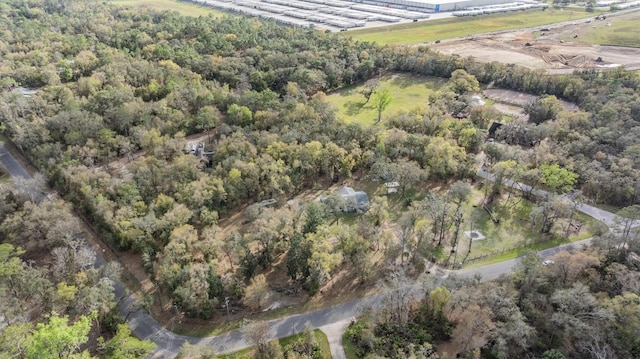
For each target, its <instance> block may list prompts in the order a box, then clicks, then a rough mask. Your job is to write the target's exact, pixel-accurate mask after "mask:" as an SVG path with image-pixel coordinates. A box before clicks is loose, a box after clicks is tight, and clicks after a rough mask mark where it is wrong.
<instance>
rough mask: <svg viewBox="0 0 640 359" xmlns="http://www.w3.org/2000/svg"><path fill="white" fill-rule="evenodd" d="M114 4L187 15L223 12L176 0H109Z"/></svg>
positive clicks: (220, 14)
mask: <svg viewBox="0 0 640 359" xmlns="http://www.w3.org/2000/svg"><path fill="white" fill-rule="evenodd" d="M111 3H112V4H114V5H120V6H131V7H140V8H151V9H156V10H173V11H177V12H179V13H180V14H182V15H187V16H194V17H198V16H207V15H213V16H223V15H225V13H223V12H221V11H217V10H214V9H213V8H210V7H208V6H200V5H197V4H194V3H190V2H179V1H176V0H116V1H112V2H111Z"/></svg>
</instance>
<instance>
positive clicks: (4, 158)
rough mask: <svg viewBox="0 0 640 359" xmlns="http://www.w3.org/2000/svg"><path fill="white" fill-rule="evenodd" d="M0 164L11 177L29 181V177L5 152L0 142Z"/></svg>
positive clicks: (7, 152)
mask: <svg viewBox="0 0 640 359" xmlns="http://www.w3.org/2000/svg"><path fill="white" fill-rule="evenodd" d="M0 164H2V167H4V168H5V169H6V170H7V171H8V172H9V175H10V176H11V177H19V178H24V179H30V178H31V175H30V174H29V172H27V170H26V169H25V168H24V167H22V165H20V163H19V162H18V161H17V160H16V159H15V158H14V157H13V156H12V155H11V153H9V151H7V149H6V148H5V147H4V144H3V143H2V142H0Z"/></svg>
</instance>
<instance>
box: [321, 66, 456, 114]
mask: <svg viewBox="0 0 640 359" xmlns="http://www.w3.org/2000/svg"><path fill="white" fill-rule="evenodd" d="M445 82H446V79H442V78H435V77H430V78H427V77H416V76H410V75H406V74H391V75H388V76H383V77H382V78H381V79H380V89H388V90H389V91H390V92H391V103H390V104H389V107H388V108H387V109H386V110H385V111H384V112H383V113H382V119H383V120H384V119H385V118H386V117H388V116H390V115H393V114H396V113H398V112H400V111H403V110H404V111H406V110H411V109H414V108H416V107H418V106H420V105H424V104H426V103H427V100H428V98H429V94H431V93H432V92H434V91H436V90H438V89H439V88H440V87H441V86H442V85H443V84H444V83H445ZM361 89H362V85H359V86H350V87H347V88H344V89H341V90H338V91H336V92H333V93H331V94H329V96H327V102H329V103H330V104H332V105H333V106H334V107H335V108H336V109H337V110H338V111H339V117H340V118H341V119H343V120H344V121H346V122H358V123H362V124H366V125H373V124H375V122H376V120H377V117H378V111H377V110H376V109H375V108H374V107H373V96H372V98H371V100H370V101H369V103H368V104H366V105H365V101H366V100H365V98H364V96H363V95H362V94H361V93H360V90H361ZM374 96H375V95H374Z"/></svg>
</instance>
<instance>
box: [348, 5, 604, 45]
mask: <svg viewBox="0 0 640 359" xmlns="http://www.w3.org/2000/svg"><path fill="white" fill-rule="evenodd" d="M593 16H594V14H593V13H587V12H585V11H584V10H583V9H580V8H575V9H567V10H559V9H547V10H544V11H542V10H527V11H522V12H518V13H506V14H494V15H481V16H469V17H449V18H445V19H437V20H429V21H422V22H416V23H407V24H401V25H393V26H385V27H377V28H370V29H363V30H354V31H349V33H348V35H349V36H352V37H353V38H355V39H357V40H362V41H374V42H377V43H380V44H393V45H411V44H419V43H423V42H430V41H435V40H441V39H451V38H456V37H462V36H468V35H475V34H481V33H486V32H493V31H504V30H515V29H522V28H527V27H534V26H540V25H546V24H552V23H557V22H562V21H572V20H577V19H582V18H587V17H593Z"/></svg>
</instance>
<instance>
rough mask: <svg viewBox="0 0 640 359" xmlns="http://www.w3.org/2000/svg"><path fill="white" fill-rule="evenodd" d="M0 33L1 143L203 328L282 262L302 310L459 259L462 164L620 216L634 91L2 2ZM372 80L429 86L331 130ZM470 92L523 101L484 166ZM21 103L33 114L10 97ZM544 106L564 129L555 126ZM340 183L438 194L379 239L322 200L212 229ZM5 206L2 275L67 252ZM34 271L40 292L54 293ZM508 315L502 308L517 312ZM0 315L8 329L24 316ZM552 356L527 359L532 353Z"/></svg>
mask: <svg viewBox="0 0 640 359" xmlns="http://www.w3.org/2000/svg"><path fill="white" fill-rule="evenodd" d="M77 14H83V16H77ZM0 16H1V19H2V21H0V27H1V30H2V33H3V37H2V38H0V54H1V55H2V56H1V58H0V87H1V88H2V92H1V93H0V101H1V102H2V106H1V107H0V130H1V131H2V133H3V134H4V135H6V136H7V137H9V138H10V139H11V140H12V141H13V142H14V143H15V144H16V145H17V147H18V148H19V149H20V150H21V151H22V152H23V153H24V154H25V155H26V156H27V157H28V158H29V160H30V161H31V162H32V163H34V164H35V165H36V166H37V167H38V169H39V170H40V171H41V172H42V173H43V174H45V176H46V178H47V180H48V182H49V185H51V186H52V187H54V188H55V189H56V190H57V191H58V192H59V193H60V194H61V195H62V196H63V197H64V199H65V200H67V201H69V202H71V203H73V205H74V206H75V207H76V208H77V209H78V210H79V211H81V212H82V214H83V216H84V217H85V218H87V219H88V220H89V221H90V222H91V223H92V225H93V226H95V229H96V230H97V231H98V233H99V234H100V236H101V237H102V238H103V239H104V241H105V242H106V243H107V244H108V245H110V246H111V247H112V248H115V249H117V250H121V251H132V252H134V253H137V255H139V257H140V261H141V263H142V265H143V267H144V269H145V270H146V271H147V273H148V275H149V277H150V278H151V280H152V281H153V282H154V283H156V284H157V285H158V287H159V288H160V290H161V291H162V293H163V294H164V295H166V296H168V297H170V298H171V300H172V302H173V303H174V304H175V305H176V306H177V307H179V308H180V309H181V310H182V311H184V312H185V313H186V314H187V315H189V316H193V317H200V318H211V317H213V316H215V315H219V314H220V313H219V307H220V305H221V303H222V302H223V301H224V298H232V301H233V305H234V307H236V308H238V309H239V310H257V309H260V308H261V306H262V304H263V303H262V298H264V296H265V291H268V290H269V287H268V283H266V282H265V277H264V275H263V274H261V272H262V271H264V270H265V269H269V268H271V266H273V265H274V263H275V262H276V261H278V260H281V259H282V258H284V261H285V263H286V269H287V272H288V275H289V277H290V279H291V282H292V283H294V285H297V286H300V287H301V288H303V289H304V290H306V291H307V292H308V293H310V294H314V293H316V292H317V291H318V290H320V288H321V287H322V285H323V284H324V283H326V282H327V281H328V280H329V279H330V278H331V276H332V274H333V273H335V271H336V270H338V269H339V268H340V267H342V266H345V265H347V264H348V265H350V266H352V267H353V268H354V270H353V275H354V277H355V278H357V279H358V280H359V281H361V282H363V283H371V280H372V277H373V274H374V273H376V271H379V270H380V269H379V268H373V267H372V262H371V260H370V256H371V254H372V253H373V252H378V251H383V252H384V256H385V261H386V263H388V264H392V263H402V264H404V263H405V262H408V263H410V264H411V265H412V267H413V268H414V269H415V270H416V271H421V270H422V269H423V267H424V259H432V258H434V257H438V256H441V255H442V253H443V248H452V247H455V245H456V241H458V237H459V230H460V223H462V214H461V213H462V212H461V210H460V208H461V207H462V205H463V204H466V203H467V201H468V197H469V191H470V189H469V187H470V184H469V183H468V182H469V181H468V180H470V179H472V178H474V176H475V173H476V171H477V164H478V161H477V155H478V154H479V153H483V154H484V156H486V158H487V160H486V162H485V164H487V165H489V166H491V167H492V169H493V171H494V172H495V173H497V174H498V175H499V176H500V177H499V178H501V179H506V178H508V179H512V180H518V181H523V182H526V183H529V184H531V185H533V186H536V187H544V188H546V189H549V190H551V191H552V192H557V193H562V192H565V191H568V190H570V189H572V188H578V189H581V191H582V194H583V195H584V196H585V197H586V198H588V199H590V200H592V201H595V202H598V203H606V204H609V205H614V206H618V207H626V206H630V205H633V204H636V203H637V202H638V194H639V193H638V192H639V190H640V184H639V183H638V178H639V176H640V173H639V172H638V161H640V144H639V143H638V136H637V134H636V132H638V131H639V130H640V127H639V126H638V121H640V99H639V90H640V77H639V76H638V74H637V73H632V72H626V71H624V69H618V70H613V71H610V72H603V73H599V72H592V71H584V72H580V73H576V74H573V75H563V76H549V75H546V74H544V73H543V72H539V71H531V70H527V69H522V68H518V67H514V66H508V65H501V64H497V63H490V64H478V63H475V62H473V61H472V60H471V59H463V58H459V57H456V56H443V55H440V54H437V53H434V52H432V51H431V50H429V49H428V48H426V47H418V48H392V47H381V46H378V45H376V44H372V43H362V42H356V41H353V40H351V39H349V38H348V37H345V36H343V35H341V34H325V33H322V32H318V31H315V30H309V29H298V28H291V27H283V26H279V25H277V24H275V23H273V22H269V21H262V20H257V19H246V18H241V17H223V18H213V17H199V18H187V17H183V16H180V15H178V14H176V13H171V12H161V13H160V12H151V11H149V12H138V11H133V10H129V9H126V8H121V7H113V6H110V5H109V4H108V3H103V2H99V1H93V0H90V1H61V0H27V1H22V0H6V1H3V2H2V3H1V4H0ZM393 71H396V72H406V73H411V74H415V75H425V76H439V77H445V78H448V79H449V80H448V83H447V85H446V86H445V87H443V88H442V89H440V90H439V91H438V92H436V93H435V94H434V95H432V96H430V97H429V98H428V99H424V102H423V103H418V104H416V108H414V109H407V111H406V112H405V113H402V114H400V115H397V116H393V117H389V118H384V121H380V123H379V124H376V125H375V126H363V125H359V124H354V123H345V122H344V121H342V120H340V119H339V118H338V117H337V115H336V113H335V110H334V109H333V108H331V106H330V105H329V104H327V103H326V102H325V101H324V99H325V96H326V95H325V92H328V91H331V90H334V89H337V88H341V87H345V86H348V85H352V84H356V83H362V82H365V81H367V80H370V79H373V78H375V77H376V76H379V75H380V74H382V73H387V72H393ZM480 83H482V84H490V85H491V86H496V87H502V88H509V89H515V90H519V91H524V92H528V93H531V94H535V95H539V96H540V97H539V99H538V100H536V101H534V102H532V103H531V104H529V105H528V106H527V107H526V108H525V111H526V112H527V114H528V115H529V121H528V122H524V121H512V122H509V123H505V124H504V125H503V126H502V127H501V128H500V129H499V130H498V132H497V133H496V140H497V141H500V142H504V144H505V145H500V144H497V143H485V141H484V139H485V136H486V133H487V129H488V128H489V126H490V125H491V123H492V122H494V121H500V120H501V119H502V115H501V114H500V113H498V112H496V111H494V110H492V109H491V108H488V107H474V106H472V105H471V97H470V94H472V93H475V92H478V91H479V90H480ZM20 87H25V88H29V89H34V90H35V91H36V93H35V94H34V95H30V96H23V95H21V94H19V93H17V94H16V93H15V92H16V91H15V89H16V88H20ZM12 90H14V91H12ZM558 98H563V99H566V100H569V101H573V102H575V103H576V104H578V105H579V106H580V108H581V110H582V111H580V112H565V111H563V110H562V108H561V107H560V105H559V102H558ZM460 114H464V116H460ZM188 139H189V140H193V139H195V140H196V141H197V142H203V143H204V144H205V149H206V150H207V151H208V152H207V153H208V155H207V156H195V155H194V154H192V153H190V151H189V149H188V148H185V146H186V144H187V140H188ZM354 176H357V177H360V178H366V179H368V180H371V181H398V182H400V183H402V195H404V193H405V189H407V188H416V187H419V186H420V185H421V184H423V183H425V182H427V181H441V182H444V183H448V184H450V185H451V186H450V187H448V190H446V191H442V192H439V193H435V192H434V193H430V194H429V195H428V196H426V197H425V198H408V199H407V207H406V208H405V212H404V213H403V215H402V217H401V218H400V220H399V221H398V223H397V224H396V223H393V224H392V223H389V222H390V220H389V219H390V214H389V206H388V203H387V200H386V199H385V198H382V197H375V198H372V199H371V206H370V209H369V210H368V211H367V212H366V213H360V215H359V216H358V219H357V221H356V224H350V223H345V222H344V221H342V222H341V221H340V220H339V212H340V209H341V208H343V207H344V206H345V203H343V202H342V199H341V197H339V196H329V198H328V199H327V200H325V201H324V203H317V202H310V203H296V204H293V205H287V206H283V205H279V206H278V208H266V207H265V208H262V209H257V208H255V207H252V208H251V207H250V208H248V209H247V210H246V211H245V212H246V215H247V217H248V220H247V222H248V223H246V229H245V230H243V231H230V230H227V229H226V228H224V227H222V226H219V221H220V220H222V219H224V218H225V217H226V216H228V215H229V214H230V213H234V212H235V211H238V210H239V209H241V208H244V207H245V206H246V205H248V204H251V203H254V202H258V201H261V200H268V199H272V198H274V199H277V200H278V201H279V202H278V203H284V202H286V200H287V199H290V198H292V197H293V196H295V195H296V194H298V193H300V192H301V191H303V190H305V189H310V188H316V187H318V186H321V183H331V182H332V181H337V182H339V181H343V180H345V179H350V178H352V177H354ZM19 187H20V186H18V187H15V188H12V189H10V190H6V193H5V194H4V196H5V198H6V201H3V203H7V206H6V207H4V208H3V209H2V211H3V212H2V218H1V219H2V223H1V224H0V233H1V235H2V236H3V237H4V238H5V239H6V240H5V241H6V242H7V244H8V245H11V247H6V252H7V255H6V258H7V259H3V260H4V261H5V262H7V261H10V262H11V263H13V261H14V260H18V259H10V258H18V257H19V256H22V257H23V258H27V257H28V256H24V255H23V253H22V249H19V247H21V248H24V249H25V250H27V251H36V250H43V249H46V250H48V251H51V252H52V253H53V252H54V251H58V248H62V249H59V251H64V250H68V251H72V250H77V249H78V247H77V246H75V247H74V244H73V243H74V242H73V241H74V240H76V239H75V238H74V237H73V236H71V237H69V238H67V237H68V236H67V237H65V236H64V235H59V233H58V232H55V233H54V231H53V230H51V228H54V227H53V225H54V222H52V221H54V220H57V221H61V223H70V222H69V221H66V220H65V219H64V218H49V217H48V216H52V215H54V214H56V215H58V214H60V213H62V214H64V213H66V212H65V211H69V209H68V208H67V207H66V206H67V205H66V204H65V202H62V201H59V202H52V201H46V200H45V201H43V202H41V203H36V202H37V201H34V200H33V199H30V198H28V196H27V198H24V192H20V191H21V189H20V188H19ZM500 191H501V189H500V186H493V188H491V190H490V191H487V192H486V193H487V201H488V202H491V203H493V205H500ZM20 193H23V195H22V197H20V196H18V195H19V194H20ZM17 194H18V195H17ZM525 195H527V194H525ZM60 208H67V209H65V210H62V209H60ZM573 210H575V208H573ZM573 210H572V209H571V204H569V203H566V201H561V200H559V199H558V198H547V199H546V200H545V201H541V202H540V203H539V204H538V206H537V208H536V210H535V214H536V215H535V216H534V217H532V222H533V225H536V226H539V227H540V232H542V233H550V232H552V231H556V234H561V233H562V230H561V229H558V228H555V227H554V222H555V221H557V220H558V219H559V218H562V217H571V216H572V215H573V214H572V213H573ZM628 212H632V211H628ZM634 216H635V214H634ZM423 219H424V220H423ZM25 222H26V223H29V226H26V227H25V226H24V223H25ZM31 222H33V223H31ZM35 223H37V225H36V224H35ZM390 225H393V226H396V225H397V230H389V229H388V227H389V226H390ZM60 231H62V232H63V233H67V234H68V233H69V231H68V230H67V229H60ZM50 233H51V236H50ZM71 233H73V232H71ZM55 235H59V236H58V237H55ZM3 248H4V247H3ZM0 258H4V257H0ZM61 258H62V257H61ZM74 258H75V257H74ZM619 260H620V261H624V258H622V259H619ZM7 263H9V262H7ZM52 263H53V262H51V263H48V264H46V265H43V268H45V267H47V265H48V267H47V268H48V269H43V270H45V272H46V271H47V270H48V271H50V272H49V274H46V273H42V274H40V275H41V276H44V277H47V276H49V277H50V276H53V275H54V273H56V274H55V275H60V274H61V273H65V272H59V271H55V270H54V267H53V264H52ZM25 266H26V265H21V267H23V268H27V267H28V268H32V267H29V266H26V267H25ZM75 268H76V269H82V268H84V266H83V265H81V264H76V265H75ZM604 268H606V267H604ZM72 272H73V271H71V272H69V277H68V278H67V277H65V278H64V280H62V281H61V280H60V279H59V281H58V282H55V283H57V284H51V285H55V286H57V288H58V291H59V292H64V293H61V294H60V295H63V296H64V295H66V296H67V297H65V298H70V299H68V301H69V303H70V301H71V299H73V300H74V301H75V300H80V299H81V297H80V294H81V292H77V293H76V292H75V291H71V290H67V291H66V292H65V289H66V287H64V286H74V288H76V289H79V288H80V286H81V285H82V286H86V285H98V284H99V283H104V282H105V281H102V280H101V279H100V278H101V277H100V276H101V275H102V274H91V276H89V277H90V278H93V282H91V281H87V280H88V279H86V278H84V277H83V278H78V276H77V275H72V274H73V273H72ZM7 283H9V282H7ZM61 283H62V284H61ZM528 285H533V284H531V283H528ZM61 286H62V287H61ZM581 288H582V287H581ZM478 290H480V289H478ZM505 290H506V289H505ZM541 290H542V289H541ZM545 290H549V292H548V293H551V289H549V288H547V289H545ZM559 290H560V289H559ZM562 290H570V289H568V287H567V288H563V289H562ZM581 290H584V288H582V289H581ZM65 293H66V294H65ZM6 295H7V298H12V299H11V300H15V301H20V300H23V299H24V298H27V297H28V298H33V299H34V300H35V298H34V297H32V296H31V294H29V293H8V294H6ZM3 298H4V297H3ZM105 298H106V297H105ZM3 300H4V299H3ZM7 300H9V299H7ZM38 300H41V301H42V300H45V299H38ZM7 303H8V302H7ZM69 303H67V305H70V304H69ZM523 303H524V302H523V301H522V300H520V301H518V302H517V303H516V305H517V306H518V308H520V309H521V310H525V308H524V307H523V305H524V304H523ZM546 305H553V303H547V304H546ZM73 313H75V314H76V315H79V316H89V315H92V314H91V313H92V312H91V311H84V312H83V311H73ZM104 314H105V313H102V314H93V315H104ZM530 314H531V313H525V315H530ZM5 315H6V316H7V319H6V320H7V321H8V322H9V323H16V322H19V321H20V318H24V316H25V315H26V314H25V312H24V311H21V312H20V313H16V314H15V315H14V314H9V313H7V314H5ZM531 315H533V314H531ZM540 315H543V314H540ZM443 325H444V323H443ZM447 325H448V324H447ZM443 330H444V328H443ZM454 332H455V331H454ZM447 333H448V332H447ZM447 333H444V334H447ZM444 334H442V335H444ZM450 334H451V333H448V334H447V335H450ZM530 338H533V337H530ZM531 340H533V339H531ZM528 343H529V344H528V345H529V346H523V347H522V350H523V351H524V352H526V351H527V350H528V348H529V347H530V343H531V342H528ZM494 344H495V343H494ZM556 344H557V342H554V341H546V342H541V343H539V344H536V345H537V347H536V348H537V351H536V353H537V352H538V351H540V352H541V351H542V348H545V347H546V348H554V347H555V346H556ZM480 347H483V346H480ZM484 348H486V349H487V350H488V352H487V353H494V351H493V350H492V349H491V348H490V347H489V346H488V344H487V346H486V347H484ZM612 348H613V347H612ZM561 349H562V350H563V352H564V353H577V352H578V351H576V349H575V348H569V347H563V348H561ZM614 349H615V348H614ZM580 353H582V352H580ZM385 355H393V354H392V353H390V352H387V353H386V354H385ZM487 355H489V354H487ZM491 355H494V354H491ZM495 355H497V356H498V357H500V355H502V354H495ZM619 355H620V356H622V357H624V356H623V355H622V354H619ZM488 357H490V356H488ZM502 357H504V356H502ZM507 357H508V356H507ZM594 357H595V356H594Z"/></svg>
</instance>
